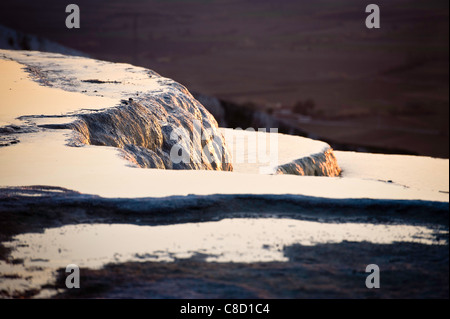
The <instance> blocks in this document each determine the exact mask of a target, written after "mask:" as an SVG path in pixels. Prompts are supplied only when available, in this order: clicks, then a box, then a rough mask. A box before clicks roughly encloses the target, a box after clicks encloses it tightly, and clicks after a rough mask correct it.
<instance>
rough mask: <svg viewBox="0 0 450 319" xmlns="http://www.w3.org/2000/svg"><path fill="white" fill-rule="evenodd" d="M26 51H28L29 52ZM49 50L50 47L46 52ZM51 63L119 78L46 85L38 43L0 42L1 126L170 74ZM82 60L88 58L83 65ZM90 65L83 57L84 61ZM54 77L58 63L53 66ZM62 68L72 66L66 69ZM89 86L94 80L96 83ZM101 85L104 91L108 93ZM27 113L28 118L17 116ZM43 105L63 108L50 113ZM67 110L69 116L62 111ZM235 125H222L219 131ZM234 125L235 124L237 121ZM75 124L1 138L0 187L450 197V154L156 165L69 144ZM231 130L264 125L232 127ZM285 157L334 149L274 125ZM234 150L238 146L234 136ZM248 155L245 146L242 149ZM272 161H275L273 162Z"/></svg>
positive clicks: (114, 100)
mask: <svg viewBox="0 0 450 319" xmlns="http://www.w3.org/2000/svg"><path fill="white" fill-rule="evenodd" d="M27 54H28V55H27ZM47 57H48V54H47ZM52 58H53V59H54V62H55V63H59V64H64V63H66V64H65V65H64V67H65V68H67V69H70V70H73V73H78V75H77V76H78V77H80V76H82V77H83V78H85V79H98V78H99V77H100V75H99V73H98V66H99V64H102V65H103V66H104V67H103V69H102V72H101V79H102V80H107V81H111V82H112V83H113V82H114V81H120V82H121V84H117V85H116V89H115V90H114V89H112V88H114V85H109V86H108V89H107V90H106V91H101V90H100V86H99V89H98V92H92V90H91V91H90V92H85V93H80V92H68V91H67V90H62V89H60V88H58V87H55V86H53V87H49V86H44V85H40V84H39V83H37V82H36V81H35V80H36V79H32V77H31V75H30V74H29V73H28V72H26V71H25V69H24V68H25V65H23V64H20V63H18V62H16V61H19V62H21V63H26V64H27V65H30V64H29V62H33V61H34V62H36V61H38V62H39V59H40V54H39V52H31V53H30V52H27V53H24V52H22V51H6V50H0V73H1V77H0V96H1V105H0V128H1V127H3V128H5V127H7V125H11V124H14V125H18V126H21V125H25V124H26V123H28V124H29V123H35V124H42V123H51V124H58V123H64V122H70V121H73V120H74V117H70V116H71V115H72V116H73V115H75V114H77V112H80V111H82V110H85V109H89V110H95V109H104V108H109V107H114V106H117V105H118V104H119V103H120V99H121V98H124V95H123V92H125V91H127V90H131V89H132V90H135V91H139V92H147V93H148V92H152V91H154V92H157V91H159V90H163V89H164V87H163V86H161V81H162V80H164V78H161V77H158V78H157V79H150V78H149V77H148V72H151V71H149V70H146V69H143V68H137V67H134V66H131V65H127V64H113V63H108V62H100V61H96V60H91V61H92V65H93V66H94V64H95V68H92V70H95V72H96V73H95V74H90V72H92V70H91V69H90V68H89V67H88V66H89V63H90V62H89V59H86V58H70V59H69V58H67V57H66V56H63V55H59V54H53V55H52ZM77 61H83V67H80V66H79V65H78V63H77ZM86 66H87V67H86ZM52 76H54V77H58V73H57V72H54V74H52ZM66 76H69V77H70V75H68V74H66ZM90 84H91V85H90V86H87V87H89V88H90V89H92V87H93V86H92V83H90ZM102 95H103V96H102ZM24 115H26V116H27V117H25V118H20V119H19V117H21V116H24ZM41 115H54V116H60V117H53V118H48V117H47V118H46V117H41ZM66 115H69V117H65V116H66ZM227 131H230V130H227V129H224V130H222V132H225V133H226V132H227ZM231 133H233V131H231ZM73 134H74V131H72V130H69V129H39V130H36V131H34V132H29V133H20V134H17V135H16V137H17V139H19V141H20V142H19V143H16V144H11V145H8V146H3V147H0V187H9V186H32V185H46V186H58V187H63V188H67V189H71V190H75V191H78V192H81V193H85V194H95V195H100V196H103V197H120V198H138V197H166V196H177V195H178V196H184V195H189V194H195V195H213V194H262V195H263V194H275V195H304V196H314V197H327V198H373V199H398V200H429V201H439V202H448V201H449V194H448V191H449V160H447V159H435V158H429V157H417V156H399V155H380V154H367V153H353V152H334V154H335V157H336V158H337V161H338V163H339V166H340V168H341V169H342V173H341V176H340V177H318V176H294V175H264V174H259V168H260V167H261V166H264V165H266V164H261V163H254V164H253V163H250V164H249V163H243V164H239V163H234V172H222V171H205V170H159V169H145V168H137V167H133V165H131V163H130V162H129V161H128V160H126V159H125V158H124V157H123V156H122V152H121V150H120V149H118V148H114V147H106V146H92V145H85V146H82V147H73V146H69V145H67V141H68V139H69V138H70V137H71V136H73ZM235 134H238V135H239V134H247V135H248V134H258V133H247V132H235ZM277 137H278V150H279V152H278V161H279V163H280V164H286V163H290V162H292V161H294V160H297V159H301V158H307V157H310V156H312V155H314V154H318V153H319V154H320V153H323V152H325V151H327V150H329V146H328V145H327V144H326V143H323V142H320V141H313V140H310V139H306V138H302V137H296V136H288V135H283V134H278V136H277ZM230 146H231V147H230V148H231V149H232V153H235V151H236V146H235V145H233V143H230ZM245 156H246V158H248V154H246V155H245ZM272 168H274V167H272Z"/></svg>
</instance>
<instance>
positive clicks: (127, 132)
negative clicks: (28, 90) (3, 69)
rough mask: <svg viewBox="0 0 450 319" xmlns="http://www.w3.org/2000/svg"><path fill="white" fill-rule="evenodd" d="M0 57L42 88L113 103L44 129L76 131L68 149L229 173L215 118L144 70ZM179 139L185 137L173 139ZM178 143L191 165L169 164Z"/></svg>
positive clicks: (42, 57) (180, 89) (49, 57)
mask: <svg viewBox="0 0 450 319" xmlns="http://www.w3.org/2000/svg"><path fill="white" fill-rule="evenodd" d="M0 54H1V55H2V56H3V57H4V58H9V59H12V60H15V61H17V62H19V63H22V64H25V65H26V66H28V69H29V71H30V72H31V73H32V74H33V75H34V76H35V78H36V79H37V80H38V81H40V82H41V83H42V84H44V85H47V86H51V87H56V88H60V89H63V90H66V91H71V92H79V93H82V94H85V95H90V96H97V97H105V98H111V99H115V100H116V101H117V104H116V105H112V106H111V107H110V108H104V109H101V110H95V111H93V110H90V109H87V110H86V109H85V108H88V106H86V107H84V106H80V110H77V111H75V112H73V114H64V115H66V116H67V115H68V116H71V117H74V118H75V120H74V121H72V122H71V123H69V124H67V123H66V124H58V123H56V124H52V125H46V128H70V129H72V130H74V131H76V132H77V133H76V134H74V137H73V138H72V140H71V145H80V144H88V145H102V146H113V147H118V148H121V149H122V150H123V152H124V155H125V157H126V158H127V159H129V160H130V161H132V162H133V163H134V164H136V165H138V166H140V167H145V168H159V169H206V170H223V171H231V170H232V169H233V167H232V160H231V158H230V155H229V152H228V149H227V147H226V144H225V141H224V138H223V136H222V134H221V133H220V132H219V131H218V125H217V122H216V120H215V119H214V117H213V116H212V115H211V114H210V113H209V112H208V111H207V110H206V109H205V108H204V107H203V105H202V104H200V103H199V102H198V101H197V100H196V99H194V98H193V97H192V95H191V94H190V93H189V92H188V90H187V89H186V88H185V87H184V86H182V85H181V84H179V83H177V82H174V81H173V80H170V79H167V78H163V77H161V76H160V75H158V74H157V73H155V72H153V71H151V70H148V69H144V68H140V67H135V66H132V65H128V64H117V63H109V62H104V61H98V60H92V59H87V58H82V57H73V56H64V55H60V54H52V53H42V52H24V51H0ZM39 114H40V113H39V110H38V109H37V110H36V115H39ZM24 115H29V114H24ZM55 115H59V114H55ZM31 117H32V116H31ZM195 123H198V126H200V127H195ZM205 131H207V132H208V134H205ZM175 133H177V134H175ZM177 135H178V136H182V137H183V138H178V139H177V138H176V137H177ZM211 135H212V136H214V138H211ZM176 144H177V145H179V146H180V147H181V148H182V149H183V150H185V152H186V153H187V154H188V156H189V161H181V162H179V163H175V162H173V161H172V160H171V158H170V155H171V151H172V150H173V147H174V145H176Z"/></svg>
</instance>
